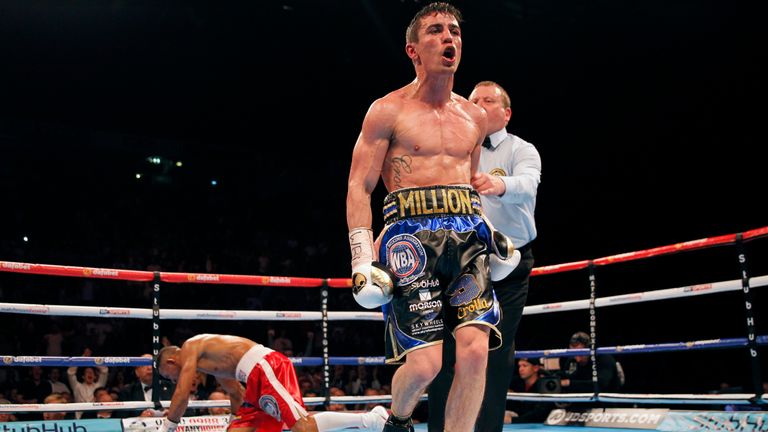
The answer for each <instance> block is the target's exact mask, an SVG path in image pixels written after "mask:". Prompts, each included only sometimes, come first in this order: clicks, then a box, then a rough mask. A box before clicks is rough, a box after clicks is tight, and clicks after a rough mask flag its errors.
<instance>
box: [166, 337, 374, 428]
mask: <svg viewBox="0 0 768 432" xmlns="http://www.w3.org/2000/svg"><path fill="white" fill-rule="evenodd" d="M157 364H158V371H159V372H160V375H162V376H163V377H165V378H168V379H170V380H172V381H174V382H175V383H176V391H174V393H173V397H172V398H171V406H170V408H169V409H168V413H167V416H166V418H165V421H164V423H163V426H162V428H161V429H160V431H161V432H172V431H174V430H176V426H177V425H178V423H179V421H180V419H181V415H182V414H183V413H184V411H185V410H186V409H187V404H188V402H189V391H190V389H191V387H192V381H193V380H194V378H195V374H196V373H197V372H198V371H200V372H205V373H207V374H210V375H213V376H214V377H216V380H217V381H218V382H219V383H220V384H221V387H222V389H223V390H224V391H226V392H227V394H228V395H229V400H230V403H231V405H232V412H234V413H236V415H235V417H234V418H233V420H232V421H231V422H230V424H229V427H228V428H227V430H228V431H232V432H235V431H236V432H251V431H254V430H259V432H280V431H281V430H282V429H283V424H285V425H286V426H287V427H288V428H290V429H291V430H292V431H294V432H325V431H331V430H337V429H345V428H357V429H359V430H361V431H368V432H380V431H381V430H382V428H383V426H384V422H385V421H386V418H387V410H386V409H385V408H384V407H382V406H377V407H375V408H374V409H373V410H371V411H369V412H367V413H336V412H320V413H317V414H314V415H313V416H311V417H310V416H309V415H308V414H307V411H306V409H305V408H304V403H303V401H302V398H301V393H299V385H298V380H297V378H296V371H294V369H293V364H292V363H291V360H290V359H288V357H286V356H284V355H283V354H281V353H279V352H277V351H273V350H271V349H269V348H267V347H265V346H263V345H260V344H258V343H256V342H253V341H251V340H249V339H246V338H242V337H239V336H228V335H215V334H201V335H197V336H194V337H192V338H189V339H188V340H187V341H186V342H184V344H183V345H182V346H181V348H179V347H177V346H168V347H165V348H163V349H162V350H160V353H159V354H158V356H157ZM241 383H243V384H244V385H245V388H243V386H242V385H241Z"/></svg>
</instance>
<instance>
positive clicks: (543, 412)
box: [509, 358, 555, 423]
mask: <svg viewBox="0 0 768 432" xmlns="http://www.w3.org/2000/svg"><path fill="white" fill-rule="evenodd" d="M540 369H541V363H540V362H539V359H537V358H530V359H528V358H521V359H520V360H518V361H517V371H518V373H519V375H520V376H519V379H518V380H513V381H512V391H514V392H517V393H552V392H551V391H549V390H548V389H547V388H546V387H545V382H544V380H541V379H539V378H540ZM510 408H511V409H512V410H511V419H510V421H509V423H540V422H543V421H544V420H546V418H547V415H549V412H550V411H552V410H553V409H554V408H555V404H554V403H551V402H527V401H513V402H512V403H511V404H510Z"/></svg>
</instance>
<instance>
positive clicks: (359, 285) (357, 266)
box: [349, 228, 395, 309]
mask: <svg viewBox="0 0 768 432" xmlns="http://www.w3.org/2000/svg"><path fill="white" fill-rule="evenodd" d="M349 247H350V250H351V251H352V296H353V297H354V298H355V301H357V303H358V304H359V305H360V306H362V307H364V308H366V309H373V308H376V307H379V306H381V305H383V304H386V303H389V301H390V300H392V293H393V292H394V286H395V284H394V276H393V275H392V273H391V272H390V271H389V269H387V268H386V267H384V266H383V265H381V264H380V263H378V262H374V261H373V232H372V231H371V230H370V229H367V228H355V229H353V230H352V231H350V232H349Z"/></svg>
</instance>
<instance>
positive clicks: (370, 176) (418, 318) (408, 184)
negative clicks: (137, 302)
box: [347, 3, 513, 432]
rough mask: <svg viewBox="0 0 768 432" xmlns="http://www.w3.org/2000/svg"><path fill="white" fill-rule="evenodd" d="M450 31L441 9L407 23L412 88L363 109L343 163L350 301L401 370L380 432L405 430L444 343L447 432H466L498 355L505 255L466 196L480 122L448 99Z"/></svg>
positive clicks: (456, 46)
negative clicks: (377, 327) (492, 255)
mask: <svg viewBox="0 0 768 432" xmlns="http://www.w3.org/2000/svg"><path fill="white" fill-rule="evenodd" d="M460 21H461V13H460V12H459V11H458V10H457V9H456V8H455V7H453V6H451V5H450V4H447V3H431V4H429V5H426V6H425V7H424V8H422V9H421V11H420V12H418V13H417V14H416V16H415V17H414V18H413V20H412V21H411V24H410V25H409V26H408V29H407V31H406V45H405V52H406V54H407V55H408V57H409V58H410V59H411V61H412V63H413V65H414V68H415V70H416V79H415V80H414V81H412V82H411V83H409V84H407V85H406V86H404V87H402V88H400V89H398V90H395V91H393V92H391V93H389V94H388V95H386V96H384V97H382V98H380V99H378V100H376V101H374V102H373V104H372V105H371V107H370V108H369V110H368V113H367V114H366V116H365V119H364V120H363V125H362V130H361V132H360V135H359V137H358V139H357V143H356V144H355V148H354V151H353V153H352V164H351V167H350V173H349V182H348V191H347V224H348V228H349V242H350V248H351V251H352V281H353V293H354V297H355V299H356V300H357V301H358V303H360V305H362V306H363V307H366V308H373V307H377V306H382V305H383V312H384V315H385V320H386V333H385V340H386V342H385V349H386V355H387V362H388V363H400V362H402V361H403V359H404V358H405V364H403V365H402V366H401V367H400V368H398V370H397V371H396V372H395V375H394V377H393V378H392V415H391V416H390V417H389V419H388V420H387V424H386V425H385V427H384V430H385V431H407V430H413V425H412V421H411V418H410V417H411V414H412V412H413V410H414V408H415V407H416V404H417V403H418V400H419V397H420V396H421V395H422V394H423V392H424V389H425V388H426V387H427V385H429V383H430V382H431V381H432V380H433V379H434V377H435V376H436V375H437V373H438V371H440V367H441V359H442V341H443V338H444V337H450V333H452V334H453V336H454V337H455V338H456V365H455V371H456V374H455V379H454V381H453V385H452V387H451V389H450V392H449V395H448V401H447V404H446V407H445V430H447V431H461V432H463V431H471V430H472V429H473V426H474V424H475V419H476V417H477V413H478V410H479V408H480V403H481V401H482V398H483V388H484V385H485V368H486V362H487V358H488V350H489V347H490V348H496V347H498V346H499V345H500V338H501V335H500V333H499V331H498V330H497V329H496V324H497V323H498V322H499V308H498V302H497V301H496V299H495V296H494V294H493V290H492V289H491V287H490V273H489V251H494V252H496V253H497V254H498V255H500V256H501V258H508V257H509V256H511V255H512V254H513V250H512V249H513V248H512V245H511V242H506V241H505V239H504V237H503V235H500V234H497V233H495V232H493V230H492V229H491V228H490V226H489V225H488V223H487V222H486V221H485V220H484V218H483V217H482V214H481V205H480V199H479V196H478V195H477V193H476V192H475V191H474V190H473V189H472V188H471V186H469V185H470V181H471V178H472V175H473V174H474V173H475V172H476V170H477V166H478V161H479V156H480V144H481V143H482V141H483V139H484V138H485V135H486V123H487V118H486V114H485V111H483V109H482V108H480V107H478V106H476V105H474V104H473V103H471V102H469V101H468V100H467V99H465V98H463V97H461V96H459V95H457V94H455V93H453V91H452V89H453V80H454V73H455V72H456V68H457V67H458V65H459V61H460V60H461V48H462V39H461V28H460V26H459V23H460ZM379 177H381V178H382V180H383V182H384V185H385V186H386V188H387V191H388V192H389V195H388V196H387V197H386V199H385V201H384V209H383V210H384V222H385V227H384V231H383V233H382V235H381V237H380V238H379V240H377V242H376V243H377V245H378V251H377V250H375V249H374V241H373V233H372V231H371V223H372V211H371V193H372V192H373V190H374V189H375V187H376V185H377V184H378V181H379ZM497 236H498V240H499V241H498V242H495V241H494V239H496V238H497ZM377 259H378V262H377ZM382 267H383V268H382ZM390 273H391V274H390ZM392 286H393V289H392V288H390V287H392ZM390 298H391V302H389V301H390ZM444 330H445V332H446V335H445V336H444ZM448 332H450V333H448ZM406 356H407V357H406Z"/></svg>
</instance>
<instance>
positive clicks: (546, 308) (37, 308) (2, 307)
mask: <svg viewBox="0 0 768 432" xmlns="http://www.w3.org/2000/svg"><path fill="white" fill-rule="evenodd" d="M741 283H742V282H741V280H740V279H734V280H729V281H723V282H713V283H707V284H698V285H689V286H683V287H678V288H668V289H661V290H656V291H645V292H638V293H632V294H622V295H617V296H610V297H600V298H598V299H597V300H596V301H595V306H596V307H605V306H616V305H621V304H632V303H641V302H646V301H655V300H666V299H673V298H680V297H690V296H698V295H705V294H717V293H722V292H728V291H741V290H742V286H741ZM763 286H768V276H756V277H753V278H750V287H752V288H757V287H763ZM582 309H589V300H588V299H587V300H574V301H568V302H557V303H548V304H541V305H533V306H526V307H525V309H524V310H523V314H524V315H533V314H540V313H549V312H564V311H573V310H582ZM0 313H18V314H27V315H50V316H81V317H100V318H138V319H151V318H152V309H143V308H119V307H104V306H62V305H45V304H31V303H0ZM160 319H192V320H202V319H205V320H229V321H231V320H254V321H270V320H282V321H317V320H320V319H322V312H313V311H248V310H203V309H161V310H160ZM328 320H329V321H384V317H383V315H382V313H381V312H362V311H361V312H328Z"/></svg>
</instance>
